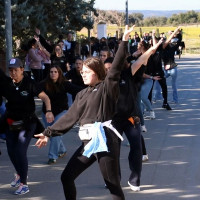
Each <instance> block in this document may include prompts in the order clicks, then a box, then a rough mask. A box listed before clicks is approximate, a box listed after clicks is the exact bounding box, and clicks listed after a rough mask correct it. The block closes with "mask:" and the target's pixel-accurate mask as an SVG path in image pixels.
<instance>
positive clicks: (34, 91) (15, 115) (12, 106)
mask: <svg viewBox="0 0 200 200" xmlns="http://www.w3.org/2000/svg"><path fill="white" fill-rule="evenodd" d="M1 77H2V74H1V73H0V79H1ZM17 89H18V90H17ZM40 92H41V90H39V89H38V88H37V87H36V84H35V82H34V81H33V80H32V79H30V78H29V77H28V76H26V75H25V76H24V78H23V80H22V81H21V82H20V83H18V84H17V83H15V84H13V81H12V79H11V78H9V77H6V78H5V76H4V81H3V82H2V83H1V95H2V96H3V97H5V98H6V99H7V103H6V112H7V117H8V118H11V119H13V120H22V119H25V118H26V117H27V116H30V115H31V114H33V113H34V112H35V101H34V97H35V96H38V95H39V93H40Z"/></svg>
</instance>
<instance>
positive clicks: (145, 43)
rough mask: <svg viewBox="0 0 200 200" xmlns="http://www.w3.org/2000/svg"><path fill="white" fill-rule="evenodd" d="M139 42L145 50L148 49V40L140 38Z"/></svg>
mask: <svg viewBox="0 0 200 200" xmlns="http://www.w3.org/2000/svg"><path fill="white" fill-rule="evenodd" d="M140 43H141V44H142V45H143V47H144V49H145V50H148V49H149V48H150V44H149V41H147V40H142V41H141V42H140Z"/></svg>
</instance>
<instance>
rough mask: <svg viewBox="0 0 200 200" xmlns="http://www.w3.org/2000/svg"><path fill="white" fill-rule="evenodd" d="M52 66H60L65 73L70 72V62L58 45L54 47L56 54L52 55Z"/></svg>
mask: <svg viewBox="0 0 200 200" xmlns="http://www.w3.org/2000/svg"><path fill="white" fill-rule="evenodd" d="M50 59H51V65H53V66H59V67H60V68H61V69H62V71H63V73H66V72H67V71H68V70H69V67H68V60H67V58H66V57H65V55H64V53H63V50H62V47H61V46H60V45H59V44H56V45H55V46H54V52H53V54H52V55H51V58H50Z"/></svg>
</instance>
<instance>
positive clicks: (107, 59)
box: [104, 57, 114, 64]
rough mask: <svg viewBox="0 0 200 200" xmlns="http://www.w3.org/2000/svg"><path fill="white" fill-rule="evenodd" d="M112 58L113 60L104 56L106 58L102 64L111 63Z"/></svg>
mask: <svg viewBox="0 0 200 200" xmlns="http://www.w3.org/2000/svg"><path fill="white" fill-rule="evenodd" d="M113 60H114V58H113V57H108V58H106V60H105V61H104V64H106V63H112V62H113Z"/></svg>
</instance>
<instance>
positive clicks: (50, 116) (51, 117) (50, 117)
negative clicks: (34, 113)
mask: <svg viewBox="0 0 200 200" xmlns="http://www.w3.org/2000/svg"><path fill="white" fill-rule="evenodd" d="M45 117H46V120H47V122H48V123H51V122H53V121H54V115H53V113H52V112H46V115H45Z"/></svg>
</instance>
